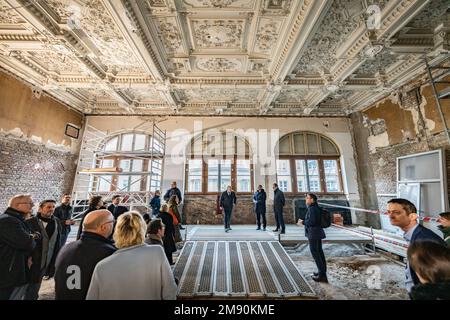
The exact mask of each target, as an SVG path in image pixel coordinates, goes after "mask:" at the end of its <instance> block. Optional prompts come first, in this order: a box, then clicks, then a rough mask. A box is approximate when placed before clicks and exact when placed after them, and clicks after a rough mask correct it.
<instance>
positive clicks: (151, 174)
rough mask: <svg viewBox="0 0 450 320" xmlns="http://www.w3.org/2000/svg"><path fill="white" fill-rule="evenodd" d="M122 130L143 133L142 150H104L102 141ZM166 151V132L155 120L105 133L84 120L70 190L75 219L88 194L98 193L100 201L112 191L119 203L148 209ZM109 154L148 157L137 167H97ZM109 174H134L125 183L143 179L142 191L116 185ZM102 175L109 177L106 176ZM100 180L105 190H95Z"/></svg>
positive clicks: (83, 208) (111, 155)
mask: <svg viewBox="0 0 450 320" xmlns="http://www.w3.org/2000/svg"><path fill="white" fill-rule="evenodd" d="M124 133H141V134H142V133H144V134H146V135H149V136H150V143H149V145H148V147H147V148H146V150H140V151H119V150H112V151H108V150H105V145H106V143H107V141H108V140H109V138H113V137H114V136H117V135H119V134H124ZM165 152H166V132H165V131H163V130H161V129H160V128H159V127H158V126H157V125H156V122H155V121H152V122H150V121H144V122H143V123H142V124H141V125H139V126H138V127H136V128H134V129H133V131H123V132H114V133H113V134H111V135H108V134H107V132H105V131H101V130H99V129H97V128H95V127H94V126H92V125H90V124H89V120H88V121H87V123H86V126H85V130H84V134H83V140H82V144H81V149H80V156H79V159H78V166H77V171H76V176H75V181H74V186H73V190H72V206H73V211H74V218H75V219H76V218H77V217H78V216H79V215H80V214H81V213H82V212H83V211H84V210H86V209H87V208H88V200H89V198H90V197H91V196H102V198H103V201H110V200H111V199H112V197H113V196H114V195H120V196H121V197H122V199H123V200H122V203H121V205H123V206H126V207H128V208H129V209H130V210H133V208H137V207H139V208H143V209H144V210H146V211H147V212H148V211H150V200H151V198H152V196H153V192H154V191H155V190H158V189H159V188H160V187H161V181H162V178H163V168H164V156H165ZM111 157H120V158H123V159H127V160H132V159H137V160H141V159H142V160H148V165H147V166H145V167H142V170H141V171H123V170H122V169H121V168H120V167H112V168H102V167H99V163H100V162H101V160H103V159H105V158H111ZM112 176H115V177H116V178H117V179H116V181H119V177H120V176H131V177H132V176H136V178H135V179H132V181H131V182H130V183H129V184H128V185H127V186H126V189H129V188H131V186H133V185H135V184H141V186H142V185H143V183H142V182H143V181H144V182H147V183H146V184H145V185H146V188H145V189H146V190H145V191H142V190H140V191H128V190H124V189H125V188H122V189H121V188H120V187H119V186H118V184H117V183H114V181H113V179H112ZM106 177H111V179H110V180H108V179H107V178H106ZM101 180H104V181H106V182H107V183H109V184H110V190H109V191H99V190H98V186H99V183H100V181H101Z"/></svg>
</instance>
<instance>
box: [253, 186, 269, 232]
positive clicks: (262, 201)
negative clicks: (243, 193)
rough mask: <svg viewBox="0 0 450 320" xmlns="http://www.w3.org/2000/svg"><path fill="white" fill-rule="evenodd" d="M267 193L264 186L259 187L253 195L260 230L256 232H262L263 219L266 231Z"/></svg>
mask: <svg viewBox="0 0 450 320" xmlns="http://www.w3.org/2000/svg"><path fill="white" fill-rule="evenodd" d="M266 198H267V196H266V192H265V191H264V189H263V187H262V185H259V186H258V190H257V191H256V192H255V194H254V195H253V203H254V204H255V213H256V224H257V226H258V228H256V230H261V218H262V224H263V231H266V226H267V221H266Z"/></svg>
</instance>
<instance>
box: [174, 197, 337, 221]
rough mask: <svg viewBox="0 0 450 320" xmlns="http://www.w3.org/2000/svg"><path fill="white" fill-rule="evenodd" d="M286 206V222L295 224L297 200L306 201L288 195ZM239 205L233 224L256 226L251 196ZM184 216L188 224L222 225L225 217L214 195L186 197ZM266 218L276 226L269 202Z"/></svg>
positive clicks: (241, 198) (238, 199)
mask: <svg viewBox="0 0 450 320" xmlns="http://www.w3.org/2000/svg"><path fill="white" fill-rule="evenodd" d="M285 198H286V205H285V206H284V209H283V216H284V221H285V223H287V224H292V223H295V222H296V221H295V215H294V212H295V209H294V203H295V201H296V200H297V199H304V196H303V195H297V196H291V195H286V196H285ZM324 199H341V200H342V199H346V198H345V196H343V195H342V196H327V197H325V198H324ZM319 200H320V199H319ZM236 203H237V205H236V208H235V211H234V212H233V215H232V220H231V223H232V224H256V215H255V213H254V211H253V202H252V200H251V197H250V196H238V197H237V201H236ZM183 214H184V215H185V216H186V222H187V223H188V224H197V222H198V223H199V224H216V225H218V224H222V223H223V216H222V215H216V196H213V195H205V196H201V195H185V197H184V205H183ZM266 218H267V224H268V225H275V216H274V213H273V205H272V203H271V202H270V201H269V200H267V203H266Z"/></svg>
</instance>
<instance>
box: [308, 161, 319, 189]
mask: <svg viewBox="0 0 450 320" xmlns="http://www.w3.org/2000/svg"><path fill="white" fill-rule="evenodd" d="M306 164H307V166H308V176H309V191H310V192H320V191H321V187H320V177H319V161H318V160H306Z"/></svg>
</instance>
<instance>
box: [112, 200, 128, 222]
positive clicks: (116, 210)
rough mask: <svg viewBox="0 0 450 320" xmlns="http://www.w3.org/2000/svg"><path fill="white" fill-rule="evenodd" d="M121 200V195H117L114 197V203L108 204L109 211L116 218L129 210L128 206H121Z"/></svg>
mask: <svg viewBox="0 0 450 320" xmlns="http://www.w3.org/2000/svg"><path fill="white" fill-rule="evenodd" d="M121 200H122V199H121V197H120V196H119V195H115V196H113V198H112V203H111V204H110V205H109V206H108V211H109V212H111V213H112V215H113V217H114V219H115V220H117V218H119V216H120V215H121V214H123V213H125V212H127V211H128V208H127V207H124V206H119V204H120V201H121Z"/></svg>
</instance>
